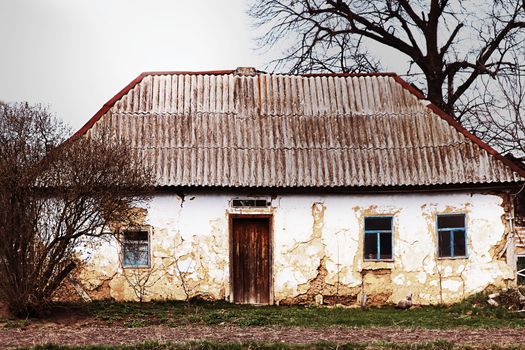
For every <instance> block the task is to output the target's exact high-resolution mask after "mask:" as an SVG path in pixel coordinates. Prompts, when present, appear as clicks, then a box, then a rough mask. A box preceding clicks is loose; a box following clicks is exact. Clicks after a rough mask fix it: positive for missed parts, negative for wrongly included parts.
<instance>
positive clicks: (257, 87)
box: [76, 68, 525, 305]
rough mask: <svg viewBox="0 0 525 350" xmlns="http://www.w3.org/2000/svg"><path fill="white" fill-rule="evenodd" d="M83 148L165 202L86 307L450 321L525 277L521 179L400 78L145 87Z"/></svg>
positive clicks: (165, 82) (91, 126) (157, 79)
mask: <svg viewBox="0 0 525 350" xmlns="http://www.w3.org/2000/svg"><path fill="white" fill-rule="evenodd" d="M76 135H77V136H78V135H84V136H87V137H93V136H97V135H104V137H109V138H114V139H124V140H127V141H128V142H129V143H130V144H131V146H132V147H133V148H134V149H135V151H136V154H137V156H139V157H143V158H144V159H146V160H147V163H148V165H149V166H150V167H151V168H152V169H154V173H155V174H154V175H155V178H156V187H157V188H156V193H155V195H154V196H153V198H152V200H151V201H150V203H149V204H148V205H147V207H144V208H135V210H137V212H138V213H139V215H137V217H138V219H137V223H136V225H134V226H133V227H128V228H126V229H125V230H124V231H123V232H122V234H121V236H120V237H121V239H119V240H118V241H117V240H109V241H104V242H101V243H100V244H99V245H98V246H97V247H96V248H94V251H92V252H91V255H90V256H91V258H90V259H89V260H88V261H87V263H86V266H85V267H84V269H83V270H82V274H81V276H82V278H81V279H80V280H81V281H82V288H83V289H84V290H85V291H86V292H87V294H89V295H90V296H91V297H92V298H114V299H117V300H129V299H137V298H141V299H142V298H144V299H146V300H149V299H186V298H193V297H200V298H206V299H210V300H221V299H222V300H228V301H231V302H235V303H253V304H280V305H283V304H292V303H311V302H314V301H316V302H317V303H324V304H358V303H360V301H361V300H362V299H364V298H363V296H365V295H366V300H367V302H368V303H369V304H378V303H395V302H397V301H398V300H400V299H403V298H405V297H406V296H407V295H408V294H410V293H412V294H413V300H414V302H415V303H419V304H435V303H441V302H444V303H449V302H454V301H457V300H460V299H462V298H464V297H465V296H467V295H470V294H472V293H476V292H479V291H482V290H484V289H485V288H487V287H488V286H499V287H503V286H510V285H513V284H515V283H517V282H518V280H519V281H521V280H522V279H521V278H518V276H519V273H518V266H520V269H523V268H525V266H524V261H525V260H523V259H524V257H523V256H520V254H525V247H524V245H523V241H524V240H525V234H523V233H525V230H524V229H520V227H518V225H519V224H520V223H521V222H522V221H520V218H516V217H515V216H516V215H515V205H514V203H515V200H514V199H515V198H514V197H515V195H516V194H517V193H519V191H520V189H521V187H522V184H523V183H524V181H525V171H524V170H523V169H522V168H521V167H520V166H519V165H517V164H516V163H514V162H513V161H511V160H510V159H508V158H506V157H503V156H502V155H500V154H498V153H497V152H496V151H495V150H493V149H492V148H491V147H489V146H488V145H486V144H485V143H483V142H482V141H480V140H479V139H478V138H476V137H475V136H473V135H472V134H470V133H469V132H467V131H466V130H465V129H464V128H463V127H462V126H461V125H459V124H458V123H457V122H455V121H454V120H453V119H452V118H451V117H450V116H448V115H446V114H445V113H443V112H442V111H441V110H439V108H437V107H436V106H434V105H432V104H430V103H429V102H428V101H426V100H425V99H424V97H423V95H422V94H421V93H420V92H419V91H418V90H416V89H415V88H413V87H412V86H410V85H409V84H407V83H406V82H405V81H403V80H402V79H401V78H400V77H399V76H397V75H396V74H393V73H383V74H380V73H374V74H312V75H288V74H268V73H264V72H259V71H256V70H255V69H253V68H238V69H237V70H231V71H213V72H154V73H144V74H141V75H140V76H139V77H138V78H136V79H135V80H134V81H132V82H131V83H130V84H129V85H128V86H127V87H125V88H124V89H123V90H122V91H120V92H119V93H118V94H117V95H116V96H115V97H114V98H113V99H111V100H110V101H109V102H108V103H107V104H105V105H104V106H103V108H102V109H101V110H100V111H99V112H98V113H97V114H96V115H95V116H94V117H93V118H92V119H91V120H90V121H88V123H87V124H86V125H85V126H84V127H83V128H82V129H81V130H79V131H78V132H77V134H76Z"/></svg>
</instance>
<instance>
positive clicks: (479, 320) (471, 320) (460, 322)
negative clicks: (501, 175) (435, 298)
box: [0, 294, 525, 329]
mask: <svg viewBox="0 0 525 350" xmlns="http://www.w3.org/2000/svg"><path fill="white" fill-rule="evenodd" d="M486 300H487V297H486V295H485V294H478V295H475V296H472V297H469V298H468V299H466V300H464V301H463V302H461V303H458V304H455V305H452V306H425V307H414V308H412V309H410V310H406V311H401V310H396V309H394V308H393V307H392V306H388V307H381V308H379V307H376V308H368V309H366V310H361V309H358V308H341V307H335V308H328V307H313V306H248V305H234V304H230V303H227V302H203V301H192V302H191V303H185V302H181V301H165V302H149V303H138V302H112V301H95V302H93V303H88V304H54V305H53V308H52V310H51V311H50V313H49V315H50V316H49V317H48V318H46V319H44V321H46V320H49V321H51V322H56V321H57V320H58V322H60V319H61V317H65V319H67V316H68V315H83V316H82V317H79V320H77V322H84V323H87V324H89V323H91V324H93V323H95V324H102V325H104V324H105V325H108V326H123V327H129V328H138V327H144V326H149V325H166V326H169V327H177V326H183V325H193V324H200V325H234V326H241V327H249V326H299V327H330V326H344V327H408V328H414V327H421V328H433V329H447V328H457V327H464V328H516V327H525V313H515V312H511V311H509V310H508V309H507V308H505V307H503V306H501V307H491V306H489V305H488V304H487V303H486ZM53 310H54V311H53ZM39 321H41V320H34V319H33V320H29V321H27V320H4V321H2V320H0V328H23V327H26V326H27V325H28V324H29V323H37V322H39ZM66 323H67V324H69V321H67V322H66Z"/></svg>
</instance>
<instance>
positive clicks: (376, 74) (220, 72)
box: [141, 69, 397, 77]
mask: <svg viewBox="0 0 525 350" xmlns="http://www.w3.org/2000/svg"><path fill="white" fill-rule="evenodd" d="M236 71H237V69H225V70H205V71H169V70H166V71H147V72H142V73H141V74H142V75H144V76H155V75H227V74H235V72H236ZM255 73H256V74H269V75H288V76H297V77H393V76H395V75H397V73H395V72H362V73H361V72H352V73H331V72H330V73H286V72H265V71H261V70H255Z"/></svg>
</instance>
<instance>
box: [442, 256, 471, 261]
mask: <svg viewBox="0 0 525 350" xmlns="http://www.w3.org/2000/svg"><path fill="white" fill-rule="evenodd" d="M438 260H468V256H438Z"/></svg>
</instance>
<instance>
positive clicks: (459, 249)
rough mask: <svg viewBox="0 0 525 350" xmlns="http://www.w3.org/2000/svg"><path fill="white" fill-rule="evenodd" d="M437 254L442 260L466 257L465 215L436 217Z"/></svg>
mask: <svg viewBox="0 0 525 350" xmlns="http://www.w3.org/2000/svg"><path fill="white" fill-rule="evenodd" d="M437 227H438V254H439V257H442V258H451V257H458V256H459V257H463V256H467V235H466V229H465V215H464V214H452V215H438V217H437Z"/></svg>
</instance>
